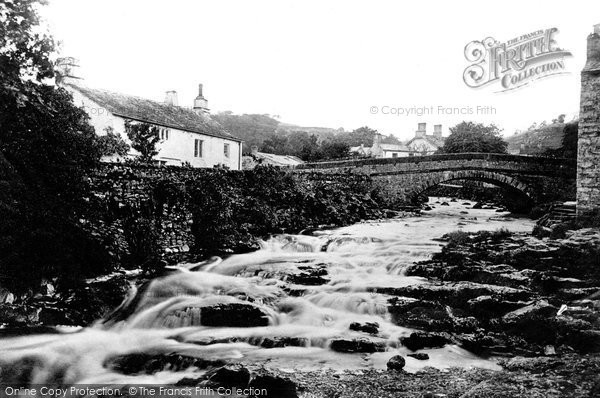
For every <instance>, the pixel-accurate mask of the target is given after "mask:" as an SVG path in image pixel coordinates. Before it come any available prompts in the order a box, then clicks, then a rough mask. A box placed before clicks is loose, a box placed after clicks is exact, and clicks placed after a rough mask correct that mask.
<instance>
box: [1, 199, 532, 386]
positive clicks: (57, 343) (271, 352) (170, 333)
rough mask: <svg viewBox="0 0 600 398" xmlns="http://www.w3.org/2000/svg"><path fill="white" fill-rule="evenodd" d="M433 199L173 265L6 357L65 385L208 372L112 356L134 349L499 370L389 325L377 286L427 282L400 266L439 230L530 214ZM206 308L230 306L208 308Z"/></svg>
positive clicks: (8, 349)
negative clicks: (101, 309)
mask: <svg viewBox="0 0 600 398" xmlns="http://www.w3.org/2000/svg"><path fill="white" fill-rule="evenodd" d="M429 205H430V206H431V207H432V210H430V211H426V212H423V214H422V215H420V216H416V215H415V216H409V217H403V218H395V219H389V220H384V221H368V222H363V223H359V224H355V225H352V226H349V227H344V228H339V229H334V230H322V231H316V232H313V233H311V234H310V235H279V236H274V237H272V238H271V239H269V240H267V241H264V242H262V244H261V247H262V248H261V249H260V250H258V251H256V252H253V253H248V254H239V255H233V256H231V257H228V258H226V259H219V258H213V259H211V260H209V261H207V262H204V263H199V264H180V265H178V266H176V267H172V269H171V270H170V274H169V275H167V276H164V277H161V278H159V279H157V280H154V281H152V282H151V283H149V284H148V285H147V286H144V287H140V288H138V289H137V291H135V292H132V294H131V296H130V297H129V302H127V303H126V304H125V305H123V307H122V308H120V309H118V310H117V311H116V312H115V314H113V315H112V316H110V317H108V318H107V319H104V320H99V321H98V322H97V323H96V324H95V325H94V326H92V327H88V328H84V329H78V330H70V331H69V330H65V331H64V332H63V333H60V334H44V335H28V336H22V337H16V338H10V339H3V340H0V358H2V360H3V362H5V363H13V364H17V363H21V364H22V363H23V361H22V360H23V359H24V358H28V361H26V362H27V366H30V367H31V368H32V372H31V374H30V381H31V382H32V383H48V382H60V383H67V384H69V383H90V384H91V383H173V382H177V381H179V380H180V379H182V378H183V377H198V376H200V375H201V374H202V372H204V371H205V370H203V369H200V368H198V367H195V366H191V367H189V368H186V369H180V368H178V369H163V370H160V371H158V372H155V373H151V374H124V373H123V372H120V371H119V370H118V367H114V366H107V364H109V363H111V360H112V359H114V358H119V357H124V356H127V355H130V354H140V353H143V354H148V355H159V354H163V355H171V354H178V355H183V356H189V357H194V358H200V359H203V360H207V361H217V360H225V361H234V362H240V363H243V364H249V365H262V366H265V367H266V368H273V369H279V370H280V371H284V372H286V371H287V372H295V371H314V370H318V369H324V368H328V369H332V370H348V369H352V370H360V369H384V368H385V367H386V363H387V361H388V360H389V358H390V357H392V356H394V355H397V354H400V355H402V356H404V357H405V358H406V366H405V368H404V369H405V370H406V371H408V372H415V371H417V370H418V369H420V368H423V367H425V366H433V367H436V368H441V369H443V368H448V367H451V366H459V367H479V368H486V369H499V367H498V365H497V364H496V361H495V360H494V358H487V359H484V358H480V357H478V356H476V355H474V354H472V353H470V352H468V351H466V350H464V349H462V348H460V347H458V346H456V345H452V344H450V345H446V346H444V347H442V348H435V349H423V350H421V351H420V352H422V353H426V354H428V356H429V359H428V360H418V359H415V358H412V357H407V356H406V355H407V354H409V353H411V351H410V350H408V349H407V348H406V347H404V346H402V345H401V344H400V343H399V341H400V339H401V338H403V337H406V336H408V335H410V333H412V332H414V329H409V328H405V327H401V326H397V325H394V324H393V323H392V322H391V317H390V315H389V313H388V309H387V308H388V299H389V298H390V297H389V296H386V295H385V294H379V293H375V291H376V290H377V289H381V288H394V287H402V286H409V285H416V284H425V283H428V282H427V280H425V279H424V278H420V277H414V276H413V277H409V276H406V275H404V272H403V271H404V269H405V268H406V267H407V266H408V265H410V264H412V263H414V262H416V261H421V260H426V259H428V258H430V257H431V255H432V254H433V253H435V252H438V251H440V249H441V247H442V246H443V244H444V243H443V242H441V241H440V240H439V238H440V237H441V236H442V235H444V234H445V233H448V232H452V231H456V230H463V231H468V232H475V231H479V230H497V229H500V228H505V229H508V230H510V231H513V232H529V231H531V229H532V228H533V225H534V223H533V221H531V220H529V219H525V218H514V217H511V216H510V215H509V214H508V213H507V212H499V211H497V210H496V209H493V208H490V209H473V208H472V207H473V206H472V205H473V203H472V202H466V201H451V200H449V199H448V198H430V203H429ZM211 308H216V309H220V308H225V309H227V311H231V313H229V312H224V313H223V314H221V315H218V314H217V315H214V314H213V315H212V318H209V317H208V316H207V314H208V312H207V311H208V310H206V309H211ZM240 311H242V312H243V313H242V314H241V315H240ZM353 323H354V324H358V325H377V327H376V331H375V332H374V333H366V332H365V331H364V330H356V328H354V329H355V330H351V328H350V326H351V324H353ZM361 340H362V341H366V342H368V343H369V344H373V345H374V346H375V347H376V348H377V349H376V350H358V351H363V352H354V353H347V352H340V351H348V350H345V349H342V350H340V349H339V348H337V349H335V350H334V349H332V348H333V347H335V341H346V342H352V341H361ZM332 344H333V345H334V346H333V347H332ZM337 346H338V347H339V344H337ZM350 351H352V350H350ZM355 351H356V350H355ZM366 351H375V352H366ZM19 366H20V365H19ZM7 381H9V380H7Z"/></svg>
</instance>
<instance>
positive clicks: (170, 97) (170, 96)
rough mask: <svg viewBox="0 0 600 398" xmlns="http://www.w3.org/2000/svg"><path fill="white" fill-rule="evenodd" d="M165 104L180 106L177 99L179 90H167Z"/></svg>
mask: <svg viewBox="0 0 600 398" xmlns="http://www.w3.org/2000/svg"><path fill="white" fill-rule="evenodd" d="M165 104H167V105H171V106H178V105H179V103H178V101H177V91H175V90H169V91H167V95H166V96H165Z"/></svg>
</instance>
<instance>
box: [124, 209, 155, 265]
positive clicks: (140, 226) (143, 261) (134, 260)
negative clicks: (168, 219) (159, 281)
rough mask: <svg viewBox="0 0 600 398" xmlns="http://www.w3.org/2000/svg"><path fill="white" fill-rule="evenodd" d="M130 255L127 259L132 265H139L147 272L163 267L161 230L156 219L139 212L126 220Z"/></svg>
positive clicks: (125, 226) (126, 236)
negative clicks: (160, 245)
mask: <svg viewBox="0 0 600 398" xmlns="http://www.w3.org/2000/svg"><path fill="white" fill-rule="evenodd" d="M123 231H124V233H125V240H126V241H127V245H128V251H127V253H128V255H127V258H126V259H125V261H126V262H127V263H128V264H129V265H132V266H136V267H137V266H139V267H141V268H142V269H143V270H145V271H146V272H150V273H154V272H156V271H158V270H160V269H161V268H162V264H161V261H160V257H161V256H160V254H161V253H160V247H159V245H158V238H159V232H158V228H157V226H156V220H155V219H154V218H152V217H144V216H141V215H139V214H136V215H133V216H132V217H129V218H127V219H126V220H125V222H124V225H123Z"/></svg>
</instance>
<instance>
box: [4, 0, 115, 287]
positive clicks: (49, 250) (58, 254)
mask: <svg viewBox="0 0 600 398" xmlns="http://www.w3.org/2000/svg"><path fill="white" fill-rule="evenodd" d="M39 4H44V2H43V1H36V0H12V1H3V2H0V154H1V155H2V156H1V158H2V162H1V163H2V165H0V167H1V168H2V169H3V170H0V174H5V173H7V174H8V175H10V179H9V180H7V183H6V186H3V188H2V190H3V191H4V192H6V195H3V196H2V197H1V198H0V199H1V200H2V203H0V219H2V222H0V277H1V278H0V280H1V281H2V283H3V284H4V283H5V282H6V281H8V284H9V286H11V288H13V289H17V290H18V289H24V288H27V287H34V288H35V286H36V284H38V283H39V281H40V280H41V279H42V278H53V277H60V283H59V287H63V286H68V285H69V284H70V282H72V281H76V280H78V279H79V278H84V277H86V276H87V275H89V274H90V273H91V272H97V271H101V270H104V269H105V268H106V267H108V266H109V259H108V256H107V254H106V252H105V251H103V248H102V247H101V245H100V244H99V243H98V242H97V241H95V240H94V238H93V237H92V236H91V235H90V234H88V233H87V232H86V231H85V230H84V229H83V228H82V227H81V224H80V223H79V218H80V215H81V213H82V211H83V209H85V208H86V206H87V201H86V200H85V198H86V197H88V192H89V191H88V188H89V187H88V185H87V183H86V179H85V178H84V177H85V176H86V173H87V170H89V168H92V167H95V166H96V165H97V164H98V162H99V159H100V155H101V154H100V148H99V145H98V141H97V139H96V134H95V132H94V129H93V127H92V126H90V124H89V123H88V116H87V114H86V113H85V111H83V110H82V109H81V108H78V107H76V106H75V105H74V104H73V102H72V97H71V95H70V94H69V93H68V92H67V91H65V90H64V89H61V88H58V87H54V86H52V85H49V84H47V83H48V82H49V81H50V79H51V78H52V77H54V75H55V72H54V67H53V62H52V61H51V54H52V53H53V52H54V50H55V44H54V41H53V39H52V38H51V37H50V36H49V35H47V34H44V33H40V28H39V17H38V14H37V12H36V7H37V6H38V5H39Z"/></svg>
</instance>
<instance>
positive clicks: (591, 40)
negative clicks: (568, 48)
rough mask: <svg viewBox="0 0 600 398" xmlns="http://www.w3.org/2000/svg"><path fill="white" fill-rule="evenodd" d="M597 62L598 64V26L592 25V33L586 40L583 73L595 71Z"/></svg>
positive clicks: (599, 33)
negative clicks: (585, 60)
mask: <svg viewBox="0 0 600 398" xmlns="http://www.w3.org/2000/svg"><path fill="white" fill-rule="evenodd" d="M598 62H600V24H597V25H594V33H592V34H591V35H589V36H588V38H587V62H586V64H585V67H584V68H583V71H584V72H587V71H594V72H595V71H597V70H598Z"/></svg>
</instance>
